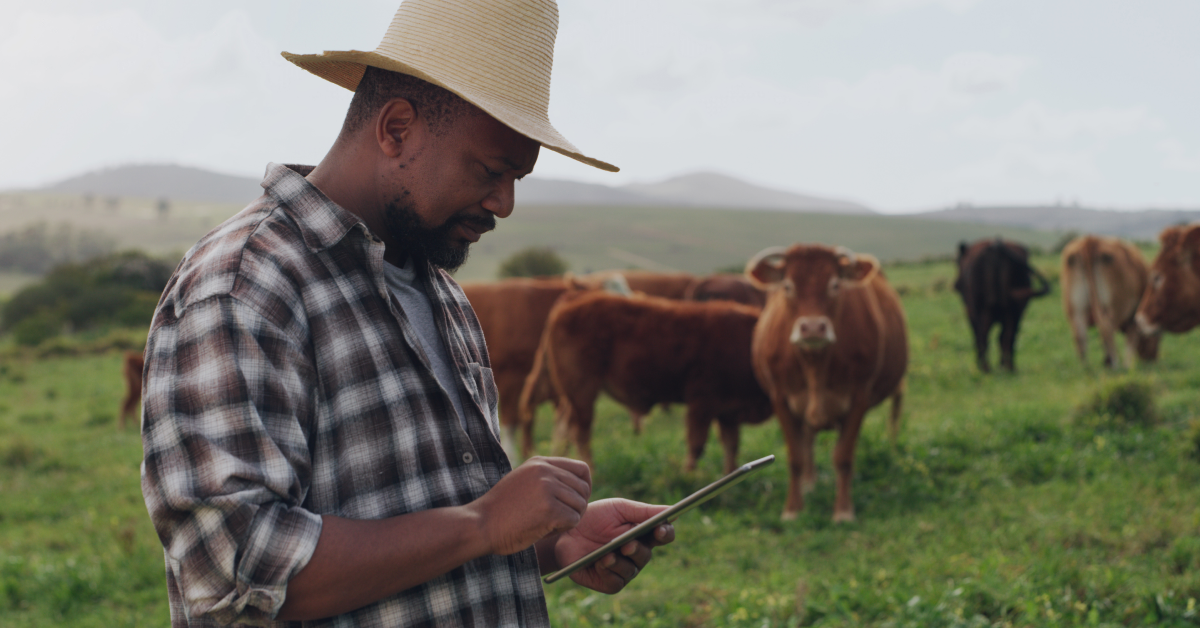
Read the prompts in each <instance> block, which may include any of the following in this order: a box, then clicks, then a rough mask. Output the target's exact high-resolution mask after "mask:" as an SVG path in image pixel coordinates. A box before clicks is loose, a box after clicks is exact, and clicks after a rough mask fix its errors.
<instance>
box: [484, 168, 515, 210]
mask: <svg viewBox="0 0 1200 628" xmlns="http://www.w3.org/2000/svg"><path fill="white" fill-rule="evenodd" d="M515 187H516V180H515V179H511V178H508V177H505V178H504V180H503V181H500V182H499V183H497V184H496V187H495V188H493V189H492V191H491V193H489V194H488V195H487V197H486V198H484V199H483V208H484V209H486V210H488V211H490V212H492V213H493V214H495V215H496V217H497V218H508V217H509V216H510V215H511V214H512V212H513V206H514V205H515V204H516V190H515Z"/></svg>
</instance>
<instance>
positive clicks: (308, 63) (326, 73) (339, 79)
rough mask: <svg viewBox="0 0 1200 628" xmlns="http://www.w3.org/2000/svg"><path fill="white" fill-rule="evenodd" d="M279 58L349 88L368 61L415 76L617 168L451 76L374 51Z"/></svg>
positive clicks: (559, 149) (562, 148)
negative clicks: (439, 76) (428, 70)
mask: <svg viewBox="0 0 1200 628" xmlns="http://www.w3.org/2000/svg"><path fill="white" fill-rule="evenodd" d="M283 58H284V59H287V60H288V61H291V62H292V63H294V64H296V65H298V66H300V67H301V68H303V69H305V70H307V71H309V72H311V73H313V74H315V75H317V76H319V77H321V78H323V79H325V80H327V81H329V82H331V83H334V84H336V85H341V86H342V87H345V88H346V89H348V90H350V91H354V90H355V89H358V82H359V81H360V80H362V76H363V72H365V71H366V68H367V66H368V65H369V66H372V67H377V68H382V69H384V70H391V71H393V72H400V73H402V74H408V75H410V76H415V77H417V78H419V79H421V80H423V81H428V82H430V83H433V84H434V85H437V86H439V87H443V88H445V89H448V90H450V91H451V92H453V93H455V94H458V95H459V96H460V97H461V98H462V99H463V100H466V101H467V102H469V103H471V104H472V105H475V106H476V107H479V108H480V109H482V110H483V111H484V112H486V113H488V114H489V115H491V116H492V117H493V118H495V119H496V120H499V121H500V122H501V123H502V124H504V125H505V126H507V127H508V128H510V129H512V130H514V131H516V132H517V133H520V134H521V135H524V136H525V137H528V138H529V139H531V140H534V141H536V142H538V143H539V144H541V145H542V146H545V147H546V148H549V149H550V150H552V151H554V152H556V153H559V154H562V155H565V156H567V157H570V158H571V159H574V160H576V161H580V162H583V163H585V164H587V165H589V166H593V167H595V168H599V169H601V170H606V171H608V172H619V171H620V168H617V167H616V166H614V165H612V164H610V163H607V162H603V161H600V160H599V159H595V158H593V157H588V156H587V155H584V154H583V153H581V152H580V151H579V149H578V148H575V145H574V144H572V143H571V142H569V141H567V138H565V137H563V136H562V134H561V133H559V132H558V129H555V128H554V127H553V126H552V125H551V124H550V121H549V120H547V119H545V116H542V115H538V114H537V113H533V112H530V111H524V110H522V109H521V108H520V107H517V106H515V105H514V104H513V103H511V102H509V101H507V100H506V99H505V98H504V97H503V95H501V94H492V93H487V92H483V91H481V90H479V89H477V88H472V87H471V86H470V85H465V84H458V83H456V82H455V81H454V80H453V79H452V78H446V77H443V78H438V77H435V76H430V75H429V74H428V73H426V72H423V71H421V70H419V69H417V68H414V67H412V66H410V65H408V64H406V63H403V62H401V61H397V60H395V59H391V58H388V57H385V56H383V55H381V54H379V53H377V52H363V51H360V50H343V51H330V50H327V51H325V52H323V53H321V54H310V55H298V54H292V53H290V52H284V53H283Z"/></svg>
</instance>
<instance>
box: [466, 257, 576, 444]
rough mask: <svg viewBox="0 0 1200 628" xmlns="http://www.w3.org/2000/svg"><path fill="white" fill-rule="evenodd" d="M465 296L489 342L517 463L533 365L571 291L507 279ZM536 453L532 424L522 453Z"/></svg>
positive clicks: (504, 425)
mask: <svg viewBox="0 0 1200 628" xmlns="http://www.w3.org/2000/svg"><path fill="white" fill-rule="evenodd" d="M462 289H463V292H464V293H466V295H467V300H468V301H470V302H471V307H472V308H473V309H474V310H475V316H476V317H477V318H479V325H480V326H481V327H482V328H483V337H484V338H485V339H486V340H487V348H488V355H489V356H490V358H491V361H492V376H493V377H494V378H495V380H496V391H497V393H498V394H499V395H500V426H501V441H502V443H503V445H504V450H505V451H506V452H507V453H508V456H509V458H511V459H513V460H514V461H515V460H516V459H517V458H516V451H515V444H514V442H513V441H514V440H515V432H516V429H517V426H518V425H519V424H520V420H519V419H518V414H517V401H518V400H519V399H520V397H521V389H522V387H524V386H525V376H526V375H528V374H529V370H530V368H532V367H533V358H534V354H535V353H537V347H538V342H540V341H541V338H542V328H543V327H545V325H546V317H547V316H549V314H550V308H552V307H553V306H554V303H555V301H558V298H559V297H560V296H562V294H563V293H564V292H566V291H567V284H565V283H564V282H563V280H562V279H561V278H558V277H554V278H539V279H524V278H522V279H505V280H503V281H497V282H494V283H464V284H462ZM532 451H533V426H532V424H527V425H526V426H525V431H524V433H523V434H522V436H521V454H522V455H523V456H525V457H528V456H529V454H530V452H532Z"/></svg>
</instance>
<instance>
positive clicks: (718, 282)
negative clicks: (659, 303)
mask: <svg viewBox="0 0 1200 628" xmlns="http://www.w3.org/2000/svg"><path fill="white" fill-rule="evenodd" d="M683 298H684V299H685V300H688V301H734V302H736V303H745V304H746V305H753V306H754V307H757V308H761V307H762V306H764V305H766V304H767V293H766V292H763V291H762V290H759V289H758V288H756V287H754V284H752V283H750V282H749V281H747V280H746V278H745V277H743V276H741V275H732V274H728V273H721V274H717V275H709V276H707V277H697V278H696V280H695V281H693V282H692V285H690V286H688V289H687V291H686V292H684V294H683Z"/></svg>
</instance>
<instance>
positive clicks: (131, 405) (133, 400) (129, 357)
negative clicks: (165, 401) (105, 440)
mask: <svg viewBox="0 0 1200 628" xmlns="http://www.w3.org/2000/svg"><path fill="white" fill-rule="evenodd" d="M144 368H146V360H145V357H144V356H143V355H142V354H141V353H138V352H136V351H127V352H125V361H124V363H123V364H122V366H121V372H122V374H124V375H125V399H124V401H122V402H121V429H125V422H126V421H127V420H128V419H130V418H132V417H133V415H134V412H135V411H136V410H137V407H138V404H139V403H141V402H142V370H143V369H144Z"/></svg>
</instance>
